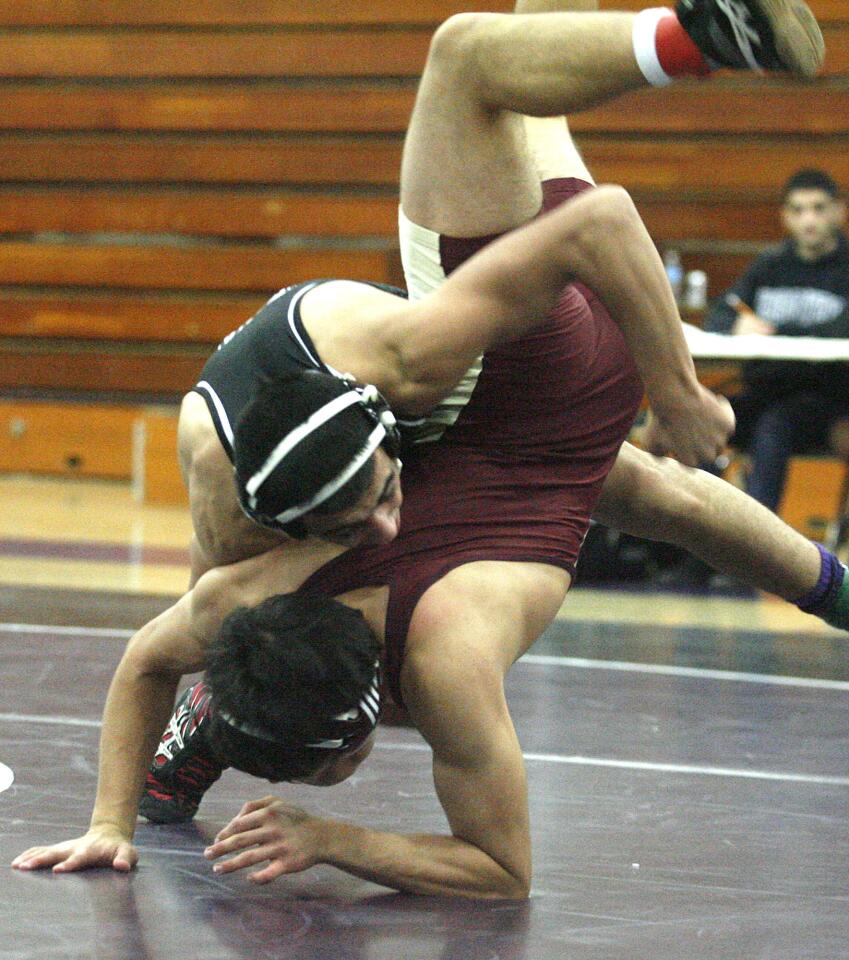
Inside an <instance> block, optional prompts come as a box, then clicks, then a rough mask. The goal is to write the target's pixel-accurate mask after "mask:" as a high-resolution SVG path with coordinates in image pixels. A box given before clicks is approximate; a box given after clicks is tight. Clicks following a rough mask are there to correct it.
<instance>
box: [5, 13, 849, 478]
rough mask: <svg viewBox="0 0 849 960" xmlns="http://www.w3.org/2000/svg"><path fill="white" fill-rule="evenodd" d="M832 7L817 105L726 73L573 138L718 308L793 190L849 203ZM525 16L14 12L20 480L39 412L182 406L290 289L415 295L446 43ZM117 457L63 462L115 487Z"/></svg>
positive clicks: (13, 296)
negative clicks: (414, 171) (399, 201)
mask: <svg viewBox="0 0 849 960" xmlns="http://www.w3.org/2000/svg"><path fill="white" fill-rule="evenodd" d="M643 5H645V4H643V3H638V2H636V0H620V2H615V0H612V2H609V3H607V4H605V6H609V7H610V8H624V9H639V8H640V7H641V6H643ZM812 6H813V8H814V10H815V12H816V13H817V15H818V16H819V17H820V19H821V21H822V23H823V26H824V32H825V35H826V43H827V45H828V58H827V62H826V69H825V72H824V75H823V77H821V78H819V79H817V80H816V81H812V82H807V83H805V82H797V81H792V80H788V79H766V78H760V79H752V78H741V77H738V76H735V75H732V74H727V75H725V76H722V77H720V78H717V79H715V80H713V81H712V82H710V83H703V82H697V81H694V82H687V83H681V84H678V85H676V86H675V87H673V88H670V89H667V90H663V91H644V92H639V93H635V94H631V95H629V96H627V97H625V98H623V99H621V100H619V101H617V102H616V103H614V104H610V105H607V106H605V107H603V108H601V109H598V110H594V111H592V112H590V113H586V114H582V115H580V116H577V117H575V118H574V121H573V129H574V131H575V133H576V136H577V139H578V141H579V144H580V145H581V147H582V149H583V151H584V154H585V156H586V158H587V160H588V162H589V164H590V166H591V168H592V169H593V171H594V172H595V174H596V176H597V178H598V179H599V180H607V181H613V182H619V183H622V184H624V185H625V186H626V187H627V188H628V189H629V190H630V191H631V192H632V194H633V196H634V197H635V200H636V201H637V204H638V206H639V208H640V210H641V212H642V214H643V216H644V218H645V220H646V222H647V224H648V226H649V229H650V231H651V232H652V234H653V236H654V237H655V239H656V240H657V242H658V244H659V246H661V247H663V246H666V245H671V244H674V245H675V246H677V247H678V248H679V249H680V250H681V251H682V256H683V260H684V264H685V266H686V267H687V268H691V267H696V266H698V267H701V268H703V269H705V270H706V271H707V272H708V275H709V278H710V286H711V291H712V292H719V290H720V289H722V288H724V287H725V286H727V285H728V284H729V283H730V282H731V281H732V280H733V279H734V278H735V277H736V276H737V275H739V273H740V271H741V269H742V268H743V267H744V266H745V264H746V263H748V262H749V260H750V259H751V258H752V256H754V254H755V253H756V252H757V251H758V250H759V249H760V248H761V247H762V246H763V245H764V244H766V243H768V242H771V241H774V240H775V239H777V237H778V236H779V235H780V227H779V224H778V221H777V216H776V208H775V202H776V190H777V189H778V187H779V185H780V183H781V182H782V181H783V180H784V179H785V178H786V177H787V176H788V175H789V174H790V173H792V172H793V171H794V170H795V169H797V168H798V167H799V166H800V165H802V164H806V163H816V165H818V166H820V167H823V168H824V169H826V170H828V171H829V172H830V173H832V174H833V175H834V176H835V177H836V179H838V181H839V182H842V183H844V184H846V185H849V150H847V149H846V148H847V137H849V109H847V108H849V94H847V82H849V5H847V4H846V3H844V2H843V0H813V2H812ZM510 7H511V4H510V3H508V2H504V0H492V2H489V3H480V4H475V3H468V2H467V3H463V2H449V0H415V2H414V0H366V2H363V3H354V4H351V3H347V2H346V3H343V2H341V0H316V2H314V3H308V4H304V3H302V2H298V3H296V2H294V0H254V2H252V3H250V4H246V3H243V2H241V0H184V2H182V3H180V4H174V3H170V2H165V0H147V2H146V3H144V4H139V3H137V2H136V0H111V2H110V3H108V4H105V3H102V2H99V0H0V77H2V82H3V90H4V97H3V110H2V111H0V288H2V294H3V297H2V307H0V395H2V396H5V397H6V400H5V407H4V408H3V410H2V415H3V419H2V420H0V435H2V441H0V464H4V463H20V464H21V468H23V469H25V468H27V465H29V466H31V467H32V468H33V469H43V468H44V467H43V465H42V466H38V465H37V464H36V463H35V462H34V461H32V460H31V459H27V456H26V454H25V451H24V444H23V442H22V441H21V437H22V436H23V435H24V434H25V433H26V430H24V431H23V433H21V430H20V424H21V418H22V415H21V410H20V409H19V408H16V407H14V406H13V404H15V403H18V404H19V403H21V402H22V401H26V402H27V403H30V404H31V403H32V402H34V401H37V402H39V403H44V402H45V401H46V400H52V402H53V403H55V404H60V405H62V406H59V407H56V408H55V409H56V410H57V411H60V412H61V413H62V415H63V416H67V417H71V418H73V417H74V416H79V417H80V419H81V422H84V421H85V417H89V416H91V410H90V408H87V409H86V410H85V411H84V412H81V410H80V408H77V407H73V406H68V404H71V403H72V402H79V403H86V404H89V405H91V404H92V403H97V404H101V405H102V404H105V403H110V404H115V403H118V404H120V405H122V409H130V410H132V409H134V408H140V407H141V406H143V405H145V404H148V403H150V402H155V403H157V404H160V405H161V404H163V403H165V404H169V403H170V404H174V403H175V402H176V401H177V399H178V397H179V396H180V394H181V393H182V392H184V391H185V390H186V389H187V388H188V387H189V386H190V385H191V384H192V382H193V381H194V380H195V378H196V375H197V373H198V371H199V370H200V368H201V366H202V363H203V360H204V358H205V357H206V355H208V353H209V352H210V350H211V349H212V346H213V345H214V344H215V343H216V342H217V341H218V340H219V339H220V338H221V337H222V336H223V335H224V334H226V333H227V332H228V331H229V330H231V329H233V328H234V327H236V326H238V325H239V324H240V323H241V322H243V321H244V320H245V319H246V318H247V317H248V316H249V315H250V314H251V313H252V312H253V311H254V310H255V309H256V307H257V306H259V305H260V304H261V303H262V302H263V301H264V300H265V299H266V297H267V296H268V295H269V294H271V293H272V292H273V291H275V290H276V289H278V288H279V287H281V286H283V285H286V284H289V283H294V282H297V281H299V280H303V279H307V278H310V277H314V276H346V277H353V278H368V279H375V280H385V281H390V282H398V281H399V280H400V265H399V260H398V255H397V248H396V241H395V199H396V192H397V180H398V169H399V162H400V151H401V143H402V137H403V132H404V129H405V127H406V123H407V119H408V116H409V113H410V109H411V106H412V102H413V96H414V93H415V84H416V79H417V77H418V75H419V73H420V71H421V67H422V64H423V63H424V59H425V55H426V51H427V46H428V42H429V38H430V36H431V34H432V32H433V30H434V28H435V27H436V25H437V24H438V23H439V22H441V21H442V20H443V19H445V18H446V17H447V16H449V15H451V14H452V13H455V12H459V11H461V10H473V9H491V10H501V11H506V10H508V9H510ZM13 421H14V424H16V425H17V426H14V425H13ZM157 429H159V425H158V426H157ZM116 432H117V433H120V437H118V436H116V438H115V442H116V443H120V444H127V445H131V443H132V438H131V437H130V436H129V435H126V436H125V434H126V431H123V430H122V431H116ZM85 433H86V432H85V431H84V430H83V431H81V437H82V438H83V439H84V437H85ZM51 442H53V441H51ZM80 442H82V440H80ZM7 448H8V450H7ZM127 449H130V447H129V446H128V447H127ZM7 454H8V455H7ZM16 455H19V459H16ZM99 456H100V455H85V456H84V455H82V454H79V455H78V454H75V453H74V452H73V450H71V451H70V452H69V451H64V450H63V451H62V455H61V456H60V457H59V459H58V461H57V459H56V457H53V458H52V459H51V458H49V457H48V458H47V462H49V463H53V464H54V465H55V464H56V463H57V462H58V463H59V464H60V465H61V464H65V465H66V466H65V467H64V468H65V469H68V470H75V471H77V472H85V471H88V472H91V473H95V474H96V473H97V472H98V469H99V467H98V463H99V462H102V457H101V460H100V461H99V460H98V457H99ZM118 460H119V461H120V462H127V459H126V458H123V459H122V458H120V457H119V458H118ZM68 464H71V465H70V466H68ZM4 469H8V467H4ZM112 469H113V468H112V467H108V469H107V467H106V466H105V465H104V466H103V468H102V470H101V472H103V473H104V474H106V475H110V474H109V473H108V470H112Z"/></svg>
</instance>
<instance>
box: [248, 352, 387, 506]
mask: <svg viewBox="0 0 849 960" xmlns="http://www.w3.org/2000/svg"><path fill="white" fill-rule="evenodd" d="M350 389H351V384H350V383H348V382H347V381H345V380H341V379H340V378H339V377H334V376H332V375H331V374H327V373H322V372H320V371H318V370H304V371H300V372H298V373H295V374H291V375H288V376H285V377H279V378H276V379H273V380H266V381H264V382H263V383H261V384H260V385H259V387H258V389H257V391H256V393H255V394H254V396H253V398H252V399H251V401H250V403H249V404H248V405H247V406H246V407H245V409H244V410H243V411H242V415H241V416H240V417H239V419H238V421H237V423H236V427H235V430H234V438H233V457H234V465H235V468H236V486H237V488H238V493H239V499H240V500H241V502H242V503H243V504H246V503H247V492H246V490H245V485H246V484H247V482H248V481H249V480H250V478H251V477H252V476H253V475H254V474H255V473H256V472H257V471H258V470H259V469H260V468H261V467H262V465H263V464H264V463H265V461H266V459H267V458H268V455H269V454H270V453H271V451H272V450H274V448H275V447H276V446H277V444H278V443H279V442H280V441H281V440H282V439H283V437H285V436H286V435H287V434H289V433H290V432H291V431H292V430H294V429H295V428H296V427H298V426H300V425H301V424H302V423H304V422H305V421H306V420H307V419H308V417H310V415H311V414H313V413H314V412H315V411H316V410H318V409H319V408H320V407H322V406H324V404H326V403H329V402H330V401H331V400H333V399H334V398H335V397H338V396H341V395H342V394H344V393H347V392H348V391H349V390H350ZM373 427H374V424H373V423H371V422H370V421H369V420H368V418H367V417H366V416H364V414H363V412H362V410H361V409H360V408H359V407H358V406H357V405H354V406H351V407H348V408H347V409H345V410H343V411H341V412H340V413H339V414H337V415H336V416H335V417H332V418H331V419H330V420H328V421H327V422H326V423H325V424H323V425H322V426H321V427H320V428H319V429H317V430H315V431H314V432H313V433H311V434H309V436H307V437H305V438H304V440H303V441H302V442H301V443H299V444H298V445H297V446H296V447H295V449H294V450H293V451H292V452H291V453H290V454H289V455H288V456H287V457H286V460H285V462H284V464H281V465H280V466H279V467H278V468H277V469H276V470H274V471H273V472H272V473H271V475H270V476H269V477H268V479H267V480H266V481H265V483H263V484H262V486H261V487H260V488H259V491H258V492H257V506H256V511H255V512H256V513H257V514H260V515H262V516H265V517H275V516H277V515H278V514H280V513H282V512H283V511H284V510H287V509H290V508H291V507H294V506H296V505H297V504H299V503H303V502H305V501H307V500H309V499H310V497H312V496H313V495H314V494H315V493H316V491H318V490H319V489H320V488H321V487H322V486H324V484H325V483H327V482H328V481H330V480H332V479H333V478H334V477H335V476H337V475H338V474H339V473H340V472H341V471H342V470H343V469H344V468H345V466H347V464H349V463H350V462H351V461H352V460H353V459H354V457H355V456H356V455H357V454H358V453H359V452H360V451H361V450H362V449H363V447H364V446H365V444H366V441H367V440H368V436H369V434H370V433H371V431H372V429H373ZM373 477H374V460H373V458H370V459H369V460H367V461H366V463H365V464H364V465H363V466H362V467H361V468H360V469H359V470H358V471H357V472H356V473H355V474H354V476H353V477H352V478H351V479H350V480H349V481H348V482H347V483H346V484H345V486H344V487H342V488H341V490H339V491H337V492H336V493H335V494H333V496H331V497H329V498H328V499H327V500H325V501H324V502H323V503H321V504H319V505H318V506H317V507H315V509H314V510H313V511H311V512H314V513H317V514H324V515H327V514H333V513H341V512H342V511H344V510H348V509H350V508H352V507H354V506H356V505H357V503H358V502H359V501H360V500H361V499H362V497H363V494H364V493H365V492H366V490H367V489H368V488H369V485H370V484H371V482H372V480H373Z"/></svg>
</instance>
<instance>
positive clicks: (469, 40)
mask: <svg viewBox="0 0 849 960" xmlns="http://www.w3.org/2000/svg"><path fill="white" fill-rule="evenodd" d="M501 16H502V15H501V14H494V13H457V14H455V15H454V16H453V17H449V18H448V19H447V20H446V21H445V22H444V23H442V24H441V25H440V26H439V28H438V29H437V31H436V33H435V34H434V35H433V38H432V39H431V42H430V49H429V51H428V57H427V63H426V65H425V73H426V75H427V77H428V78H429V79H433V78H434V77H435V76H444V77H446V78H448V77H450V78H453V79H454V80H455V82H466V83H469V84H472V83H474V82H475V78H476V77H477V66H478V57H477V55H476V51H477V47H478V41H479V39H480V38H481V37H482V36H484V34H485V31H487V30H488V29H489V28H490V26H491V25H492V23H493V22H494V21H496V20H497V19H499V18H500V17H501Z"/></svg>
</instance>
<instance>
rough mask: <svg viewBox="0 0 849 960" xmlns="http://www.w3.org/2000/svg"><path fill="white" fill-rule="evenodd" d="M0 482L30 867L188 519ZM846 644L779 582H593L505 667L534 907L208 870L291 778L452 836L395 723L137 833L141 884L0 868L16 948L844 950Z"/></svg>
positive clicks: (310, 793)
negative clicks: (759, 586) (362, 755)
mask: <svg viewBox="0 0 849 960" xmlns="http://www.w3.org/2000/svg"><path fill="white" fill-rule="evenodd" d="M0 496H2V499H3V502H4V505H5V508H6V509H5V510H4V512H3V516H2V517H0V666H2V670H0V789H2V787H3V773H4V771H5V768H8V770H10V771H11V772H12V773H13V774H14V782H13V783H12V784H11V786H9V787H8V788H7V789H5V791H3V792H1V793H0V860H2V861H3V862H5V863H6V864H8V863H9V862H10V861H11V860H12V858H13V857H14V856H16V855H17V854H18V853H20V852H21V851H22V850H24V849H25V848H27V847H28V846H31V845H33V844H36V843H51V842H55V841H58V840H61V839H67V838H69V837H71V836H77V835H79V834H80V833H82V832H84V830H85V827H86V824H87V820H88V815H89V812H90V808H91V803H92V799H93V794H94V787H95V782H96V769H97V739H98V728H99V716H100V711H101V707H102V704H103V700H104V697H105V694H106V689H107V686H108V683H109V680H110V677H111V674H112V671H113V670H114V668H115V665H116V664H117V662H118V660H119V658H120V655H121V651H122V648H123V644H124V643H125V642H126V640H127V638H128V637H129V636H130V635H131V633H132V631H133V629H135V628H138V627H139V626H141V625H142V624H143V623H144V622H146V621H147V620H148V619H149V618H150V617H151V616H153V615H154V614H155V613H157V612H158V611H160V610H162V609H164V607H165V606H167V605H168V603H169V602H170V601H171V599H172V598H174V597H175V596H176V595H177V594H179V592H180V591H181V590H182V588H183V586H184V585H185V582H186V579H187V563H186V561H187V555H186V549H185V545H186V543H187V542H188V537H189V522H188V518H187V516H186V515H185V511H184V510H182V509H179V508H153V507H141V506H139V505H137V504H135V503H133V501H132V499H131V497H130V493H129V491H128V490H127V489H126V487H125V486H123V485H120V484H110V483H94V482H74V483H70V482H63V481H56V480H33V479H25V478H15V477H6V478H0ZM847 654H849V637H847V636H846V635H845V634H841V633H839V632H837V631H834V630H831V629H830V628H828V627H826V626H824V625H823V624H821V623H820V622H819V621H816V620H813V619H811V618H809V617H806V616H804V615H803V614H800V613H798V612H797V611H795V610H794V609H793V608H791V607H789V606H787V605H785V604H783V603H781V602H780V601H777V600H775V599H774V598H769V597H757V598H752V599H745V600H741V599H736V600H734V599H727V598H721V597H713V596H694V595H686V594H677V595H676V594H657V593H651V592H648V591H640V592H633V593H630V592H626V591H624V590H605V591H600V590H590V589H580V588H578V589H575V590H574V591H573V592H572V593H571V594H570V596H569V597H568V598H567V601H566V603H565V604H564V607H563V610H562V613H561V616H560V618H558V620H557V621H556V622H555V624H553V625H552V627H551V628H550V629H549V630H548V631H547V633H546V634H545V635H544V636H543V637H542V638H541V639H540V641H539V642H538V643H537V644H536V645H535V647H534V649H533V650H532V651H531V653H530V654H529V655H528V656H526V657H525V658H524V659H523V660H522V661H520V662H519V663H518V664H517V665H516V666H515V667H514V669H513V671H512V672H511V675H510V679H509V683H508V692H509V697H510V703H511V708H512V711H513V716H514V719H515V722H516V726H517V729H518V731H519V736H520V739H521V741H522V744H523V748H524V750H525V754H526V758H527V767H528V778H529V789H530V797H531V816H532V824H533V838H534V859H535V866H534V886H533V891H532V895H531V898H530V900H529V901H528V902H527V903H520V904H514V903H486V902H465V901H452V900H449V899H439V898H417V897H409V896H403V895H398V894H394V893H392V892H390V891H387V890H385V889H384V888H381V887H377V886H374V885H372V884H369V883H367V882H364V881H360V880H358V879H356V878H353V877H349V876H347V875H345V874H342V873H340V872H339V871H336V870H335V869H333V868H330V867H318V868H314V869H313V870H310V871H308V872H306V873H303V874H299V875H295V876H291V877H286V878H282V879H281V880H278V881H277V882H275V883H273V884H271V885H268V886H265V887H258V888H257V887H253V886H251V885H249V884H248V883H247V882H246V881H245V879H244V877H242V876H239V875H238V874H237V875H234V876H232V877H229V878H223V879H222V878H218V877H216V876H215V875H213V873H212V870H211V866H210V865H209V864H208V863H207V862H206V861H205V860H204V859H203V858H202V856H201V853H202V850H203V847H204V846H205V844H206V842H207V840H208V839H209V838H210V837H211V836H213V835H214V834H215V833H216V832H217V830H218V829H219V828H220V827H221V825H223V824H224V823H225V822H226V821H227V820H229V819H230V817H232V816H233V815H234V814H235V813H236V812H237V810H238V809H239V807H240V806H241V804H242V803H243V802H244V801H245V800H248V799H254V798H257V797H259V796H262V795H264V794H266V793H268V792H277V791H280V792H281V793H282V794H285V796H287V797H288V798H290V799H291V800H292V801H293V802H294V803H297V804H299V805H301V806H304V807H306V808H307V809H310V810H314V811H316V812H320V813H322V814H325V815H328V816H333V817H341V818H348V819H352V820H355V821H358V822H362V823H364V824H367V825H370V826H373V827H376V828H378V829H387V830H396V831H433V832H441V831H443V830H445V829H446V827H445V823H444V818H443V816H442V814H441V811H440V808H439V805H438V803H437V800H436V797H435V795H434V791H433V786H432V782H431V777H430V764H429V757H428V752H429V751H428V748H427V747H426V745H425V744H424V742H423V741H422V739H421V738H420V737H419V735H418V734H417V733H416V732H415V731H414V730H412V729H408V728H405V727H399V726H387V727H383V728H381V730H380V733H379V739H378V744H377V747H376V749H375V751H374V753H373V754H372V757H371V758H370V759H369V761H368V762H367V763H366V764H364V765H363V767H362V768H361V769H360V771H359V772H358V773H357V775H356V776H355V777H354V778H352V779H351V780H349V781H348V782H346V783H344V784H342V785H340V786H338V787H335V788H331V789H318V788H310V787H303V786H300V787H296V786H282V785H281V786H277V787H270V786H269V785H268V784H266V783H264V782H259V781H256V780H252V779H251V778H249V777H247V776H244V775H242V774H238V773H233V772H227V773H225V775H224V777H223V778H222V779H221V780H220V781H219V782H218V783H217V784H216V785H215V786H214V787H213V788H212V790H211V791H210V793H209V795H208V797H207V798H206V800H205V801H204V804H203V806H202V807H201V811H200V814H199V817H198V819H197V821H196V822H195V823H193V824H191V825H187V826H180V827H159V826H153V825H149V824H143V825H140V827H139V830H138V832H137V835H136V839H137V842H138V845H139V847H140V852H141V861H140V866H139V868H138V870H137V871H135V872H134V873H133V874H131V875H128V876H125V875H117V874H112V873H110V872H107V871H94V872H88V873H85V874H79V875H72V876H64V877H54V876H52V875H51V874H50V873H49V872H47V873H45V872H38V873H21V872H18V871H13V870H11V869H10V868H8V867H6V868H0V869H6V873H5V878H4V880H3V882H2V884H0V916H2V919H3V924H2V928H3V931H4V938H3V944H2V947H0V956H2V957H8V958H10V960H11V958H26V960H47V958H57V960H58V958H62V960H72V958H92V957H93V958H97V960H127V958H130V957H133V958H136V957H139V958H151V960H154V958H155V960H159V958H163V960H164V958H168V960H172V958H174V957H180V958H184V960H195V958H197V960H201V958H203V960H230V958H251V960H254V958H261V957H262V958H265V957H268V958H277V957H281V958H283V957H286V958H288V957H292V958H298V960H307V958H331V957H332V958H333V960H349V958H350V960H355V958H356V960H383V958H387V960H388V958H392V960H431V958H439V960H449V958H451V960H491V958H499V960H501V958H503V960H506V958H510V960H520V958H527V960H550V958H555V957H556V958H558V960H562V958H569V960H583V958H593V960H595V958H598V960H602V958H603V960H618V958H628V960H634V958H635V957H636V958H647V957H651V958H652V960H666V958H673V957H674V958H684V957H687V958H689V957H694V958H696V957H697V958H722V960H731V958H737V957H740V958H743V957H745V958H746V960H766V958H769V960H801V958H805V960H837V958H841V957H847V956H849V948H847V943H849V869H847V859H849V754H848V753H847V749H846V744H847V742H849V709H847V706H849V704H847V691H849V656H847ZM5 779H6V780H8V775H7V776H6V778H5ZM0 875H2V874H0Z"/></svg>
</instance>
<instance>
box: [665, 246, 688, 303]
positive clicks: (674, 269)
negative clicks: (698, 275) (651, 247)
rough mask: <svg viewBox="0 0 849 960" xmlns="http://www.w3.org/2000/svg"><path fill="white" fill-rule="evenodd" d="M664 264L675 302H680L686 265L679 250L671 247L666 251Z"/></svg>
mask: <svg viewBox="0 0 849 960" xmlns="http://www.w3.org/2000/svg"><path fill="white" fill-rule="evenodd" d="M663 266H664V268H665V269H666V277H667V279H668V280H669V286H670V287H672V293H673V295H674V297H675V302H676V303H680V302H681V294H682V293H683V290H684V265H683V264H682V263H681V256H680V254H679V253H678V251H677V250H675V249H673V248H670V249H668V250H667V251H666V252H665V253H664V255H663Z"/></svg>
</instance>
